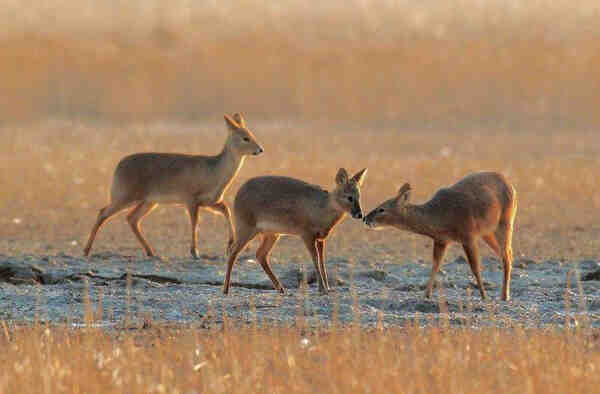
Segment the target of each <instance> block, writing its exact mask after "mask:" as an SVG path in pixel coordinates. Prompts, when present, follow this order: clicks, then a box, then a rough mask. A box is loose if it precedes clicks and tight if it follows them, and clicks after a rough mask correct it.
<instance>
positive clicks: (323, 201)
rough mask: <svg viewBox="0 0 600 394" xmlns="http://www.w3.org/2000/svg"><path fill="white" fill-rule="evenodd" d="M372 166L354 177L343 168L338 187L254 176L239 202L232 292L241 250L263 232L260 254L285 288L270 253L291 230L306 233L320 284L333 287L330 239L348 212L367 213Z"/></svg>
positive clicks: (228, 277) (231, 255) (227, 282)
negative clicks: (364, 197) (364, 202)
mask: <svg viewBox="0 0 600 394" xmlns="http://www.w3.org/2000/svg"><path fill="white" fill-rule="evenodd" d="M366 172H367V169H366V168H365V169H362V170H361V171H359V172H358V173H356V174H355V175H354V176H353V177H352V178H349V177H348V173H347V172H346V170H345V169H343V168H340V170H339V171H338V173H337V175H336V177H335V182H336V186H335V188H334V189H333V190H332V191H327V190H324V189H322V188H321V187H319V186H316V185H311V184H309V183H306V182H304V181H301V180H298V179H294V178H288V177H282V176H261V177H257V178H252V179H250V180H248V181H247V182H246V183H245V184H244V185H242V187H241V188H240V189H239V190H238V192H237V195H236V197H235V202H234V209H233V213H234V216H235V220H234V224H235V232H234V234H235V241H234V242H233V244H232V245H231V247H230V249H229V260H228V262H227V273H226V276H225V283H224V285H223V293H225V294H228V293H229V287H230V284H231V281H230V280H231V271H232V269H233V264H234V263H235V260H236V259H237V256H238V255H239V253H240V252H241V251H242V250H244V248H245V247H246V246H247V245H248V243H249V242H250V241H251V240H252V239H254V238H255V237H256V236H257V235H261V237H262V241H261V244H260V246H259V247H258V250H257V251H256V259H257V260H258V262H259V263H260V265H261V266H262V268H263V269H264V271H265V273H266V274H267V275H268V276H269V278H270V279H271V282H273V286H274V287H275V289H276V290H279V292H281V293H284V288H283V286H282V285H281V283H280V282H279V279H277V277H276V276H275V274H274V273H273V271H271V267H270V266H269V260H268V258H269V254H270V252H271V249H273V246H275V243H276V242H277V240H278V239H279V237H280V236H281V235H285V234H287V235H296V236H299V237H300V238H302V240H303V241H304V245H305V246H306V248H307V249H308V252H309V253H310V256H311V257H312V260H313V263H314V266H315V271H316V273H317V277H318V280H319V290H320V292H321V293H327V292H328V291H329V290H330V288H329V281H328V279H327V270H326V268H325V256H324V253H325V241H326V239H327V236H328V235H329V233H330V232H331V230H332V229H333V228H334V227H335V226H336V225H337V224H338V223H340V222H341V221H342V219H344V217H345V216H346V214H347V213H350V214H351V215H352V217H354V218H355V219H361V218H362V216H363V214H362V209H361V206H360V187H361V185H362V183H363V181H364V179H365V175H366Z"/></svg>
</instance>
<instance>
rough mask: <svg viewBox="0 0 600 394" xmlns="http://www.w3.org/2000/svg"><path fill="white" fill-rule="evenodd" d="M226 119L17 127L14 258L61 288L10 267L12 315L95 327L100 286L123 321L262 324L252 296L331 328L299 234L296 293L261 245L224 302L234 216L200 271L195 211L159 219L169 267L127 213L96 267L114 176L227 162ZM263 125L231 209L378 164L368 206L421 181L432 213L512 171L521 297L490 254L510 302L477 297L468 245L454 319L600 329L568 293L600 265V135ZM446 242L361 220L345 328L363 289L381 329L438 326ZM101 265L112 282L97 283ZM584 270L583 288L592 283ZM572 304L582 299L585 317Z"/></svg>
mask: <svg viewBox="0 0 600 394" xmlns="http://www.w3.org/2000/svg"><path fill="white" fill-rule="evenodd" d="M215 118H216V117H215ZM219 118H220V117H219ZM219 118H216V119H214V121H213V122H210V123H208V122H207V123H194V124H176V123H151V124H147V125H126V126H101V125H86V124H82V123H78V122H69V121H55V122H45V123H42V124H38V125H30V126H23V127H17V126H15V127H6V128H4V129H3V130H2V132H3V133H4V135H5V138H4V141H5V142H6V143H5V144H4V145H3V146H2V147H1V149H5V150H7V151H6V152H4V153H3V154H0V157H3V158H4V159H3V161H2V163H1V166H0V167H1V168H3V169H4V170H3V172H2V179H1V181H2V183H3V184H4V185H6V186H7V187H5V189H4V190H3V197H2V198H3V204H2V206H1V208H0V209H1V210H2V211H1V212H0V218H1V219H0V221H1V223H2V225H1V226H0V231H1V233H0V234H1V235H0V254H3V255H4V256H3V258H2V263H3V264H5V265H6V264H8V267H10V266H11V265H14V266H20V265H22V264H24V265H25V266H27V267H31V266H34V267H35V269H41V270H42V271H45V272H46V274H45V275H49V276H48V277H49V278H50V279H39V278H37V277H36V276H35V275H34V276H33V280H34V281H37V282H39V283H43V284H45V286H42V287H41V288H38V287H37V286H36V285H32V284H31V282H27V280H29V279H27V280H26V281H25V282H24V283H23V282H19V280H18V278H17V279H14V280H13V279H10V278H9V277H11V275H12V274H10V272H9V271H10V270H9V271H4V269H3V270H0V271H2V272H3V274H2V275H3V277H4V278H5V279H4V280H8V281H9V282H12V283H21V285H19V286H14V285H13V284H5V285H3V286H5V287H4V298H3V302H4V303H5V309H4V311H3V313H4V315H3V316H4V318H7V319H10V320H14V319H16V320H18V319H25V320H29V321H31V320H33V319H35V318H36V316H38V317H39V318H42V319H43V320H48V321H54V322H64V321H66V320H69V319H71V320H74V321H81V320H82V319H83V317H84V307H85V302H84V301H85V297H86V295H85V294H84V291H87V290H86V289H87V286H88V285H87V284H86V283H87V281H89V283H90V285H89V286H90V287H91V291H90V299H91V302H93V303H98V302H101V301H103V302H104V305H103V307H102V308H101V311H102V314H103V315H104V319H105V320H106V321H107V322H108V323H109V324H111V325H113V324H115V323H118V322H119V321H121V320H122V319H123V318H124V316H125V313H126V312H127V311H128V310H130V309H131V308H133V310H134V312H135V313H134V317H135V318H136V319H138V318H143V315H144V313H146V314H149V315H150V316H152V317H153V318H155V319H158V320H159V321H160V320H165V321H172V322H190V321H194V320H196V319H201V318H203V317H205V316H206V315H207V314H209V313H208V309H209V308H210V305H211V304H213V305H223V307H224V308H225V309H226V312H227V313H228V314H230V315H231V316H236V315H238V317H239V318H240V319H241V320H243V321H247V320H248V316H249V315H248V314H249V313H250V311H251V302H252V299H254V300H255V301H254V302H256V303H257V304H260V305H262V307H261V309H260V311H259V314H260V315H261V317H262V318H265V319H268V320H269V321H279V322H290V320H293V319H294V317H295V314H296V309H297V307H298V305H300V304H303V305H305V306H306V310H305V312H304V313H305V314H306V316H307V318H308V319H312V320H313V321H328V320H330V319H331V317H332V307H333V305H334V302H336V301H335V299H334V298H328V297H319V296H318V295H317V294H316V293H315V292H314V291H313V290H314V289H312V288H311V290H310V292H309V295H308V296H307V298H308V300H307V301H299V300H300V299H302V298H303V297H304V296H303V295H302V292H301V288H300V285H299V284H298V280H297V279H296V281H295V282H294V279H293V278H295V277H297V274H296V272H297V271H295V270H298V269H303V270H305V269H307V268H306V267H311V266H312V265H311V263H310V259H309V256H308V253H307V252H306V250H305V248H304V246H303V245H302V242H301V241H300V240H299V239H297V238H292V237H289V238H284V239H283V240H282V241H281V242H280V243H279V244H278V245H277V247H276V248H275V249H274V251H273V254H272V259H271V261H272V265H273V267H274V270H275V272H277V273H279V275H283V276H284V277H286V278H288V279H289V278H291V282H292V286H291V287H290V286H287V287H288V288H289V290H290V294H289V296H287V297H283V298H281V297H279V296H278V295H276V294H274V293H273V291H272V290H267V289H270V288H271V286H270V284H269V282H268V280H267V277H266V275H264V273H262V272H261V270H260V269H259V267H258V266H257V264H256V263H254V262H253V260H252V259H253V253H254V251H255V249H256V246H257V245H256V241H254V242H253V243H251V244H250V247H249V249H248V250H247V251H246V252H245V253H244V256H245V257H244V258H243V259H242V261H240V262H239V263H238V264H237V266H236V269H235V270H234V277H233V279H234V282H239V283H240V284H241V286H242V288H241V289H239V290H238V289H236V290H235V291H234V295H233V296H231V297H229V298H223V296H222V295H221V292H220V287H219V286H220V284H221V283H222V280H223V276H224V268H225V257H224V249H225V243H226V238H227V229H226V225H225V220H224V219H223V218H222V217H219V216H215V215H212V214H210V213H203V214H202V215H201V223H200V231H199V251H200V253H201V254H203V257H202V258H201V259H200V260H198V261H194V260H192V259H191V257H190V256H189V255H188V253H189V252H188V251H189V242H190V225H189V219H188V218H187V215H186V214H185V211H184V210H183V209H181V208H177V207H173V206H163V207H160V208H159V209H157V210H156V211H155V212H153V213H152V214H151V215H149V216H148V218H146V219H145V221H144V223H143V224H144V230H145V234H146V236H147V238H148V239H149V241H150V242H151V244H152V245H153V246H154V247H155V249H156V251H157V253H159V254H160V255H161V256H163V258H164V261H156V260H149V259H147V258H144V256H143V254H142V249H141V247H140V246H139V245H138V243H137V241H136V240H135V238H134V236H133V234H132V233H131V230H130V228H129V226H128V224H127V223H126V221H125V220H124V217H123V216H120V217H117V218H115V219H114V220H113V221H111V222H109V223H107V224H106V225H105V227H104V228H103V229H102V231H101V232H100V233H99V236H98V239H97V241H96V244H95V246H94V249H93V250H92V253H96V254H97V255H96V257H94V258H92V259H90V260H89V261H88V260H86V259H82V257H81V256H82V252H81V248H82V245H83V244H84V242H85V240H86V238H87V235H88V232H89V230H90V228H91V226H92V224H93V223H94V221H95V218H96V213H97V211H98V209H99V208H101V207H102V206H103V205H104V204H105V203H106V201H107V200H106V199H107V193H108V189H109V185H110V180H111V173H112V171H113V168H114V166H115V165H116V163H117V161H118V160H119V158H120V157H122V156H124V155H126V154H128V153H131V152H136V151H149V150H156V149H157V147H158V149H160V150H161V151H174V152H189V153H193V152H203V153H213V152H217V151H218V150H219V149H220V146H221V144H222V143H223V139H224V135H225V125H224V124H222V123H221V122H222V120H221V119H219ZM247 120H248V124H249V126H250V127H251V128H252V129H253V130H254V132H255V134H256V136H257V138H258V139H259V141H260V142H261V143H262V145H263V146H264V148H265V153H264V154H263V155H261V156H258V157H250V158H248V159H247V160H246V163H245V165H244V168H243V169H242V171H241V173H240V175H239V177H238V179H236V181H235V182H234V184H233V185H232V189H231V190H232V191H231V192H230V193H228V195H227V197H226V199H227V200H228V201H231V200H232V199H233V195H234V193H235V191H236V190H237V189H238V188H239V185H240V184H241V182H243V181H245V180H246V179H248V178H249V177H251V176H255V175H259V174H288V175H292V176H296V177H299V178H302V179H306V180H308V181H310V182H313V183H317V184H321V185H323V186H324V187H331V186H332V185H333V183H334V176H335V173H336V171H337V168H338V167H339V166H345V167H347V168H348V169H349V170H350V171H356V170H358V169H360V168H362V167H368V168H369V172H368V173H367V176H366V180H365V183H364V185H363V191H362V200H363V201H362V205H363V209H364V210H365V211H368V210H370V209H371V208H373V207H374V206H375V205H376V204H377V203H379V202H380V201H381V200H383V199H387V198H388V197H389V196H391V195H393V194H394V193H395V192H396V190H397V188H398V186H399V185H401V184H402V183H404V182H405V181H410V182H411V183H412V185H413V188H414V193H413V200H414V201H415V202H419V201H425V200H426V199H427V198H428V196H430V195H431V194H432V193H433V192H434V191H435V190H437V189H438V188H439V187H442V186H445V185H448V184H450V183H453V182H455V181H456V180H457V179H458V178H460V177H462V176H463V175H465V174H467V173H469V172H472V171H478V170H484V169H485V170H490V169H492V170H499V171H502V172H504V173H505V174H506V175H507V177H508V179H510V180H511V181H512V182H513V183H514V185H515V188H516V189H517V191H518V199H519V210H518V213H517V220H516V227H515V235H514V242H513V247H514V255H515V258H516V262H515V271H514V273H513V287H514V289H513V292H514V300H513V301H512V302H510V303H505V302H500V301H497V299H498V290H497V289H498V288H499V287H500V285H501V279H500V277H501V276H500V272H501V270H500V268H499V265H498V261H497V260H495V256H492V255H491V253H490V251H489V250H488V249H487V247H484V246H482V249H481V250H482V252H483V256H484V259H485V268H484V272H483V276H484V279H485V280H486V282H487V283H488V285H489V286H490V289H491V295H492V297H493V299H494V300H493V301H491V302H490V303H480V302H479V298H478V295H477V294H475V296H474V297H471V296H470V295H469V293H468V292H469V291H470V290H472V287H471V285H470V284H469V283H470V281H471V274H470V273H469V271H468V270H467V268H466V265H465V263H464V260H463V261H462V262H461V260H457V258H459V257H460V256H461V255H462V250H461V248H460V247H457V246H454V247H452V248H450V250H449V253H448V255H447V258H446V261H447V262H448V265H447V267H446V269H445V274H444V275H443V276H442V277H441V278H440V284H441V287H442V288H444V296H445V297H446V298H447V304H448V306H447V308H448V310H449V312H450V313H451V314H450V317H451V320H452V321H453V322H454V323H457V324H462V323H461V321H463V320H464V308H463V307H464V305H466V304H467V303H471V302H475V304H474V305H475V311H473V312H472V313H471V317H470V318H471V319H472V320H473V321H476V323H477V325H478V326H480V325H485V324H486V319H487V316H488V315H489V314H490V313H492V314H493V315H494V316H496V317H497V318H498V319H500V320H501V318H504V317H506V318H509V319H511V320H514V321H519V322H520V323H521V324H524V325H527V326H537V325H542V326H545V325H547V324H555V323H556V324H561V323H562V322H563V321H564V318H565V316H566V315H568V314H569V313H571V312H575V311H579V312H582V313H583V314H584V316H586V317H589V318H590V319H591V322H592V324H593V325H594V326H595V325H597V324H598V322H599V321H598V311H599V310H598V308H599V307H600V303H599V302H598V299H597V293H598V284H599V282H598V281H597V280H596V281H591V282H586V283H585V285H584V286H583V287H582V288H580V289H578V288H577V287H578V284H577V281H576V280H574V281H573V282H572V283H571V284H570V285H569V286H570V288H571V290H570V291H567V290H566V288H567V283H566V279H567V275H568V273H569V272H570V271H572V270H577V269H579V270H580V271H579V273H580V274H581V275H583V274H587V273H588V272H591V271H593V270H595V269H597V268H598V265H597V259H598V258H597V256H598V250H600V244H599V242H600V241H599V237H598V232H599V228H598V225H597V223H599V222H600V218H599V213H598V212H600V211H599V210H598V205H599V204H600V199H598V198H597V196H598V195H599V194H598V190H597V189H598V183H597V182H596V177H595V171H596V168H598V160H599V159H598V157H600V155H599V153H600V141H598V139H597V138H596V137H595V134H594V133H592V132H589V133H587V132H576V131H570V132H565V131H562V132H559V131H554V132H550V131H549V132H544V133H538V132H535V131H533V132H532V131H527V130H522V131H518V132H516V131H515V132H507V131H498V132H494V131H469V132H462V131H455V132H452V133H449V132H445V131H406V130H395V129H387V128H379V129H374V128H371V129H369V128H366V129H363V128H358V127H343V126H340V125H336V124H334V123H331V124H328V125H323V124H318V123H313V124H302V123H295V122H284V121H281V122H264V121H263V122H260V121H259V122H253V121H252V117H251V116H250V115H247ZM57 141H60V143H59V142H57ZM9 153H10V154H9ZM11 155H12V156H11ZM10 157H12V158H15V157H16V158H17V160H15V159H9V158H10ZM14 174H22V175H21V176H20V177H18V176H15V175H14ZM431 247H432V246H431V241H430V240H428V239H426V238H424V237H420V236H416V235H410V234H407V233H404V232H401V231H397V230H392V229H390V230H383V231H372V230H368V229H367V228H366V226H364V224H363V223H362V222H360V221H357V220H353V219H350V218H348V219H346V220H345V222H343V223H342V224H341V225H340V226H339V227H338V228H336V229H335V230H334V232H333V234H332V235H331V236H330V241H329V242H328V245H327V250H326V252H327V259H328V263H327V265H328V266H329V268H330V270H331V271H334V272H335V271H336V272H338V273H339V276H340V277H341V278H342V279H343V280H344V283H343V284H341V285H340V286H339V293H338V296H337V297H338V298H339V299H338V301H337V302H339V303H340V310H341V311H342V313H343V316H342V317H341V319H340V320H341V321H344V322H348V321H351V319H352V312H351V311H352V308H353V302H355V298H356V297H355V295H356V294H358V296H357V297H358V302H359V303H360V304H361V305H360V308H359V309H360V311H361V319H362V320H361V321H362V322H363V323H364V324H367V325H373V324H374V323H375V322H376V320H377V319H378V313H382V314H383V316H384V321H385V322H386V323H387V324H391V325H397V324H400V323H401V322H402V321H404V320H405V319H407V318H408V319H410V318H412V316H413V314H414V313H424V314H426V315H428V316H430V317H432V318H434V319H435V318H436V316H438V315H439V314H440V312H442V310H441V309H440V308H439V307H438V305H437V301H436V300H435V301H433V302H429V301H424V300H423V299H422V290H423V288H422V286H423V285H424V283H425V282H426V280H427V277H428V275H429V269H430V268H429V267H430V261H431ZM451 262H453V264H450V263H451ZM27 269H29V268H27ZM90 270H91V272H92V273H93V274H94V275H99V277H98V278H93V277H92V278H90V277H86V275H87V273H88V272H90ZM28 272H30V271H28ZM36 272H37V271H36ZM128 272H130V273H132V274H135V275H138V274H139V275H153V274H157V275H160V276H162V277H165V278H166V281H167V282H166V283H160V282H161V280H162V279H159V280H158V283H157V281H156V280H150V281H147V280H145V279H144V278H142V277H140V278H134V279H135V280H136V282H135V283H134V285H133V293H131V292H129V290H128V289H127V281H126V279H125V278H121V277H122V275H126V274H127V273H128ZM353 272H355V273H356V276H355V277H353V276H352V275H353ZM573 274H574V276H573V279H576V278H577V277H578V276H579V274H577V273H575V272H574V273H573ZM294 275H296V276H294ZM17 276H18V275H17ZM7 278H8V279H7ZM119 278H121V279H119ZM28 283H29V284H28ZM288 283H290V282H289V281H288ZM244 287H246V288H247V289H244ZM565 292H566V293H565ZM582 292H583V293H582ZM131 294H133V300H134V301H135V302H133V303H132V299H131ZM565 294H566V296H567V297H570V298H571V301H570V302H571V307H569V304H568V301H567V300H566V299H565ZM298 297H300V298H298ZM582 297H583V298H582ZM575 300H577V301H575ZM580 301H581V302H580ZM263 307H264V308H263ZM490 308H491V309H490ZM490 310H491V311H492V312H490Z"/></svg>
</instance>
